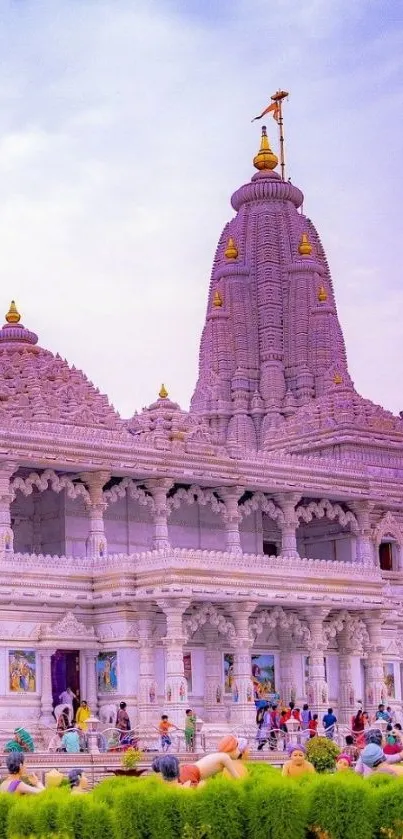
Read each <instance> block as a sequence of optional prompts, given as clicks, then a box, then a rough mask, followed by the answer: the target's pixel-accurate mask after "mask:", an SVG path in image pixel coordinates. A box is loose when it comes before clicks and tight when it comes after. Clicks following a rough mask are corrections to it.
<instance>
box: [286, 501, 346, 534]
mask: <svg viewBox="0 0 403 839" xmlns="http://www.w3.org/2000/svg"><path fill="white" fill-rule="evenodd" d="M295 515H296V517H297V519H298V520H300V519H302V521H304V522H305V524H309V522H311V521H312V519H314V518H317V519H322V518H324V517H325V516H326V518H328V519H329V520H330V521H334V520H335V519H336V520H337V521H338V522H339V523H340V524H341V526H342V527H350V528H351V531H352V532H353V533H354V534H357V533H358V531H359V527H358V521H357V518H356V516H355V515H354V513H352V512H351V510H347V511H346V510H343V508H342V507H341V506H340V504H333V503H332V502H331V501H329V499H327V498H322V499H321V500H320V501H310V502H309V504H307V505H306V506H304V505H302V504H300V506H299V507H297V509H296V511H295Z"/></svg>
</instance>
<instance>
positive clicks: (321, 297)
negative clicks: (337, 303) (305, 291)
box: [318, 285, 327, 303]
mask: <svg viewBox="0 0 403 839" xmlns="http://www.w3.org/2000/svg"><path fill="white" fill-rule="evenodd" d="M318 300H319V303H326V300H327V291H326V289H325V286H324V285H321V286H320V288H319V290H318Z"/></svg>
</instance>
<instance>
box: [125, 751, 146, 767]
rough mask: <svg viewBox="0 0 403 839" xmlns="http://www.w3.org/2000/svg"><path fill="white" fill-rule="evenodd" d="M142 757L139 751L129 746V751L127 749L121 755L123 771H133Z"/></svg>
mask: <svg viewBox="0 0 403 839" xmlns="http://www.w3.org/2000/svg"><path fill="white" fill-rule="evenodd" d="M142 756H143V752H141V751H140V749H133V747H132V746H131V747H130V749H127V750H126V751H125V752H123V755H122V766H123V768H124V769H135V767H136V766H137V764H138V763H139V761H140V760H141V758H142Z"/></svg>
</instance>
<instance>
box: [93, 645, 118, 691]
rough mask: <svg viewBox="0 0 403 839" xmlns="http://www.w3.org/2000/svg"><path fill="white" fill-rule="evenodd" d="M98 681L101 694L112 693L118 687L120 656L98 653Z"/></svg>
mask: <svg viewBox="0 0 403 839" xmlns="http://www.w3.org/2000/svg"><path fill="white" fill-rule="evenodd" d="M97 681H98V690H99V692H100V693H110V692H111V691H114V690H117V687H118V654H117V652H116V650H114V651H113V652H102V653H98V658H97Z"/></svg>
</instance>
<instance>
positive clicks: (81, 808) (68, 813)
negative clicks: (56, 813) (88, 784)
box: [60, 795, 90, 839]
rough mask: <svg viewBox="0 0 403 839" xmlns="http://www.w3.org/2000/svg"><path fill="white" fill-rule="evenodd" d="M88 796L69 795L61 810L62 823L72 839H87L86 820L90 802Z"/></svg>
mask: <svg viewBox="0 0 403 839" xmlns="http://www.w3.org/2000/svg"><path fill="white" fill-rule="evenodd" d="M88 799H89V796H86V795H67V796H66V799H65V803H64V804H63V805H62V806H61V808H60V823H61V824H63V826H64V829H65V832H66V833H67V835H68V836H69V837H71V839H85V835H86V833H85V832H86V819H85V814H86V812H87V810H88V807H89V804H90V801H89V800H88Z"/></svg>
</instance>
